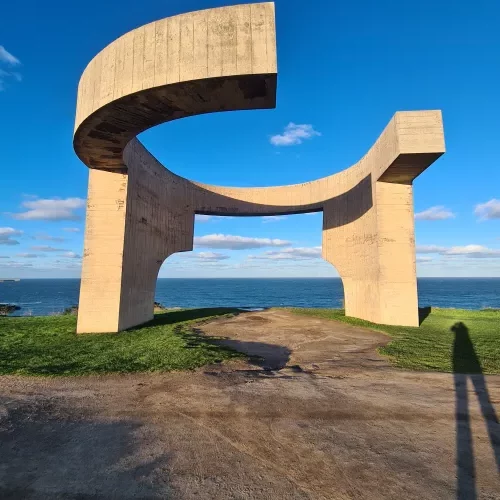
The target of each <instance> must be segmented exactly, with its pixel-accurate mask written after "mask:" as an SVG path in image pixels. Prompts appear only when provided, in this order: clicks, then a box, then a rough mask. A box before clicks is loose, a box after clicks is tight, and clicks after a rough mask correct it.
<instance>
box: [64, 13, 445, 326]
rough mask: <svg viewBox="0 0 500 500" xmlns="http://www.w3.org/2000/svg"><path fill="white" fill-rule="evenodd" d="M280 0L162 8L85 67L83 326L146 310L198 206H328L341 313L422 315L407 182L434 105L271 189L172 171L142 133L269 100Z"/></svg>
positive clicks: (251, 209) (437, 138)
mask: <svg viewBox="0 0 500 500" xmlns="http://www.w3.org/2000/svg"><path fill="white" fill-rule="evenodd" d="M276 82H277V64H276V36H275V18H274V4H273V3H261V4H250V5H238V6H232V7H224V8H219V9H210V10H205V11H200V12H193V13H188V14H183V15H180V16H175V17H171V18H167V19H162V20H160V21H156V22H154V23H151V24H148V25H146V26H143V27H141V28H138V29H136V30H134V31H131V32H130V33H127V34H126V35H124V36H122V37H121V38H119V39H118V40H116V41H115V42H113V43H111V44H110V45H108V46H107V47H106V48H105V49H104V50H103V51H102V52H100V53H99V54H98V55H97V56H96V57H95V58H94V59H93V60H92V61H91V62H90V63H89V65H88V66H87V68H86V69H85V71H84V73H83V75H82V78H81V80H80V84H79V87H78V104H77V113H76V125H75V135H74V148H75V151H76V153H77V154H78V156H79V157H80V158H81V160H82V161H83V162H84V163H85V164H86V165H87V166H88V167H90V169H89V192H88V202H87V223H86V231H85V249H84V258H83V269H82V282H81V291H80V304H79V314H78V327H77V331H78V332H79V333H94V332H117V331H120V330H124V329H127V328H130V327H133V326H136V325H139V324H141V323H144V322H146V321H148V320H150V319H152V318H153V302H154V292H155V286H156V279H157V276H158V271H159V269H160V267H161V265H162V263H163V261H164V260H165V259H166V258H167V257H168V256H170V255H172V254H173V253H176V252H184V251H190V250H192V249H193V229H194V215H195V214H196V213H201V214H214V215H233V216H243V215H280V214H293V213H303V212H310V211H318V210H321V211H323V257H324V258H325V260H327V261H329V262H330V263H332V264H333V265H334V266H335V267H336V268H337V270H338V272H339V273H340V276H341V278H342V280H343V284H344V293H345V308H346V314H348V315H349V316H355V317H359V318H363V319H366V320H369V321H373V322H375V323H386V324H399V325H412V326H417V325H418V304H417V285H416V266H415V241H414V218H413V193H412V182H413V180H414V179H415V178H416V177H417V176H418V175H419V174H420V173H422V172H423V171H424V170H425V169H426V168H427V167H428V166H429V165H430V164H431V163H433V162H434V161H435V160H436V159H437V158H438V157H439V156H441V154H443V152H444V150H445V149H444V135H443V127H442V120H441V113H440V111H412V112H399V113H396V114H395V115H394V117H393V118H392V120H391V121H390V122H389V124H388V125H387V126H386V128H385V130H384V131H383V132H382V134H381V135H380V137H379V138H378V139H377V141H376V142H375V144H374V145H373V146H372V147H371V149H370V150H369V151H368V153H367V154H366V155H365V156H364V157H363V158H362V159H361V160H360V161H359V162H358V163H356V164H355V165H353V166H351V167H350V168H348V169H346V170H344V171H342V172H340V173H337V174H334V175H331V176H329V177H325V178H323V179H319V180H317V181H313V182H308V183H304V184H297V185H292V186H278V187H269V188H228V187H219V186H211V185H207V184H201V183H197V182H192V181H189V180H188V179H184V178H182V177H179V176H177V175H175V174H173V173H172V172H170V171H169V170H167V169H166V168H165V167H164V166H163V165H161V164H160V163H159V162H158V161H157V160H156V159H155V158H154V157H153V156H152V155H151V154H150V153H149V152H148V151H147V150H146V149H145V148H144V146H143V145H142V144H141V143H140V142H139V141H138V140H137V139H136V136H137V135H138V134H139V133H140V132H143V131H144V130H146V129H148V128H150V127H152V126H155V125H157V124H160V123H164V122H167V121H171V120H175V119H179V118H183V117H186V116H193V115H197V114H202V113H210V112H218V111H230V110H245V109H247V110H251V109H264V108H274V107H275V105H276Z"/></svg>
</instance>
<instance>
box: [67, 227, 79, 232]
mask: <svg viewBox="0 0 500 500" xmlns="http://www.w3.org/2000/svg"><path fill="white" fill-rule="evenodd" d="M63 231H66V232H67V233H79V232H80V229H79V228H77V227H63Z"/></svg>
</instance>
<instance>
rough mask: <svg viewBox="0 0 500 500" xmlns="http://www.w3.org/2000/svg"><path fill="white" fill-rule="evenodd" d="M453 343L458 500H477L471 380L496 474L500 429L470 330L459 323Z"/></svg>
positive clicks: (498, 458) (499, 448) (454, 328)
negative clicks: (471, 416) (486, 432)
mask: <svg viewBox="0 0 500 500" xmlns="http://www.w3.org/2000/svg"><path fill="white" fill-rule="evenodd" d="M451 331H452V332H453V333H454V334H455V341H454V343H453V359H452V363H453V372H454V382H455V420H456V448H457V452H456V457H457V458H456V468H457V500H475V499H476V498H477V491H476V477H475V476H476V471H475V464H474V449H473V439H472V438H473V436H472V428H471V421H470V420H471V418H470V411H469V393H468V390H467V382H468V379H470V381H471V382H472V386H473V387H474V392H475V394H476V397H477V399H478V401H479V407H480V409H481V413H482V415H483V419H484V421H485V424H486V428H487V431H488V436H489V439H490V443H491V447H492V449H493V454H494V456H495V460H496V465H497V470H498V472H500V425H499V421H498V416H497V414H496V411H495V407H494V406H493V404H492V402H491V398H490V394H489V391H488V387H487V385H486V379H485V377H484V374H483V369H482V367H481V363H480V361H479V358H478V357H477V354H476V351H475V349H474V345H473V343H472V341H471V339H470V336H469V329H468V328H467V326H466V325H465V324H464V323H462V322H458V323H455V324H454V325H453V326H452V327H451Z"/></svg>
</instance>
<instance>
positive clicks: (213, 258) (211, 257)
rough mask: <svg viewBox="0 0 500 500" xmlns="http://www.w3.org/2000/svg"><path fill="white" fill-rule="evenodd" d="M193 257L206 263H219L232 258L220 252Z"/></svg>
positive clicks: (198, 254) (200, 253)
mask: <svg viewBox="0 0 500 500" xmlns="http://www.w3.org/2000/svg"><path fill="white" fill-rule="evenodd" d="M193 257H195V258H196V259H199V260H202V261H206V262H219V261H221V260H227V259H229V258H230V256H229V255H226V254H223V253H218V252H199V253H195V254H193Z"/></svg>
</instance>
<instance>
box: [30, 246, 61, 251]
mask: <svg viewBox="0 0 500 500" xmlns="http://www.w3.org/2000/svg"><path fill="white" fill-rule="evenodd" d="M31 250H35V251H37V252H67V251H68V250H66V249H65V248H54V247H49V246H46V245H41V246H34V247H31Z"/></svg>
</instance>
